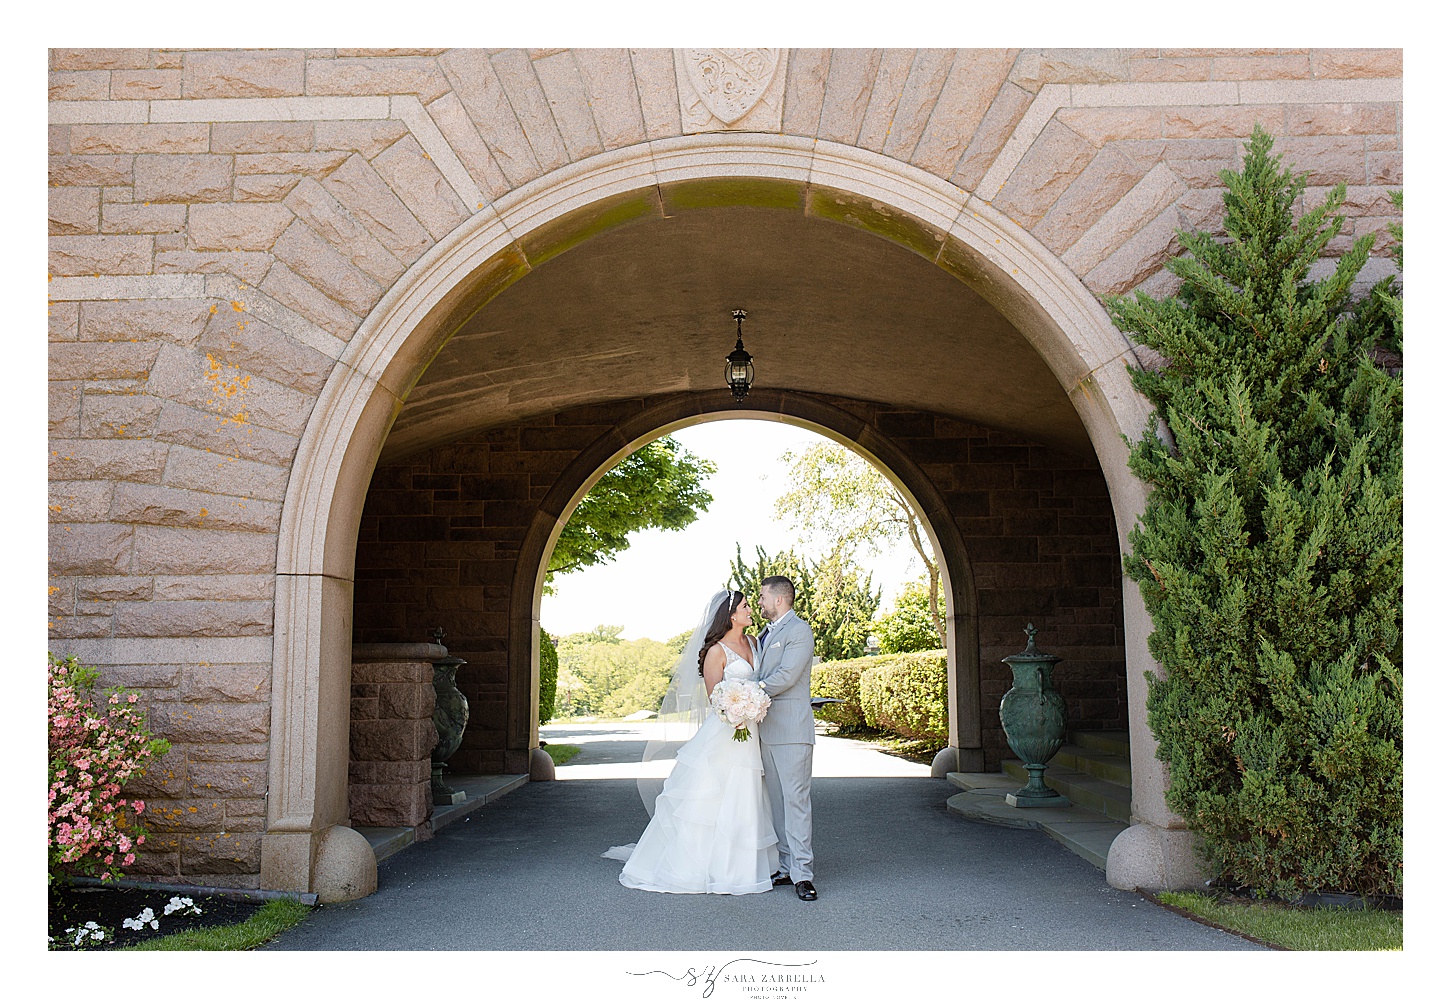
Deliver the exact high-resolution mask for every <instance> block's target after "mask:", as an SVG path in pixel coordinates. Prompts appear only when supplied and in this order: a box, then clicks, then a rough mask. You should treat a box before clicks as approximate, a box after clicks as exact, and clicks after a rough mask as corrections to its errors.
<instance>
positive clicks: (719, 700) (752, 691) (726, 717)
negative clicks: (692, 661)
mask: <svg viewBox="0 0 1451 999" xmlns="http://www.w3.org/2000/svg"><path fill="white" fill-rule="evenodd" d="M710 706H711V707H713V708H715V713H716V714H717V715H719V716H720V720H721V721H723V722H725V723H726V724H727V725H734V726H735V729H736V730H735V732H733V733H732V734H731V738H732V739H734V740H736V741H737V742H745V741H746V740H747V739H749V738H750V737H751V733H750V730H749V729H747V728H746V722H759V721H760V720H761V719H762V718H764V717H766V709H767V708H768V707H770V706H771V698H770V696H769V695H767V693H766V689H765V685H764V684H762V683H761V682H760V681H759V680H737V679H729V680H722V681H721V682H720V683H718V684H716V685H715V689H714V690H712V691H711V692H710Z"/></svg>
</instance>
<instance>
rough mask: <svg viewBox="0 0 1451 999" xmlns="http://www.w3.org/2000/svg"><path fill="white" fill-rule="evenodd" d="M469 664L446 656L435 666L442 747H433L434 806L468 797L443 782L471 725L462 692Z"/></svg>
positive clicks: (436, 720)
mask: <svg viewBox="0 0 1451 999" xmlns="http://www.w3.org/2000/svg"><path fill="white" fill-rule="evenodd" d="M466 664H467V661H466V660H463V659H459V658H458V657H457V656H445V657H444V658H442V659H440V660H438V661H437V662H435V663H434V664H433V727H434V728H436V729H437V730H438V745H436V746H434V747H433V785H432V790H433V803H434V804H435V805H459V804H462V803H463V802H464V800H465V799H466V798H467V797H468V796H467V795H466V794H465V793H464V792H463V791H455V790H454V789H453V788H451V787H449V786H448V785H447V784H445V783H444V782H443V771H444V767H445V765H446V761H447V760H448V758H449V757H450V756H452V755H453V754H454V751H455V750H457V749H458V747H459V744H460V743H462V742H463V738H464V727H465V726H466V725H468V723H469V702H468V699H467V698H466V697H464V695H463V693H462V692H461V691H460V690H459V689H458V686H457V683H456V680H457V677H458V668H459V667H460V666H464V665H466Z"/></svg>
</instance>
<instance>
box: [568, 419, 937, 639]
mask: <svg viewBox="0 0 1451 999" xmlns="http://www.w3.org/2000/svg"><path fill="white" fill-rule="evenodd" d="M671 436H673V437H674V438H675V439H676V440H678V441H680V443H681V444H683V445H685V447H687V448H689V449H690V450H691V451H693V452H695V453H696V454H698V455H700V456H701V457H704V458H709V459H710V460H711V461H713V462H715V464H716V467H717V469H718V471H717V472H716V474H715V475H714V476H712V477H711V478H710V480H709V482H708V485H707V488H709V489H710V492H711V495H712V496H714V497H715V499H714V501H713V502H712V503H711V505H710V508H709V509H708V510H707V511H706V512H705V513H704V514H702V515H701V516H700V517H699V518H698V519H697V520H696V521H695V523H693V524H691V525H690V526H689V527H687V528H685V529H684V530H683V531H657V530H651V531H642V532H640V533H639V534H634V535H631V537H630V547H629V548H628V549H627V550H626V551H625V552H624V553H622V554H621V555H620V556H619V558H617V559H616V560H615V561H614V562H611V563H609V564H607V565H601V566H594V567H592V568H589V569H585V570H583V571H581V572H575V573H569V574H567V575H563V576H557V577H555V581H554V587H555V591H556V592H555V594H554V595H553V596H550V595H547V594H546V595H545V597H544V601H543V604H542V607H541V611H540V614H541V617H540V620H541V623H542V624H543V626H544V630H545V631H548V632H550V633H551V634H555V635H560V634H566V635H567V634H570V633H572V632H576V631H588V630H590V629H591V628H593V627H595V625H599V624H607V625H623V626H624V628H625V630H624V633H623V636H622V637H624V638H626V639H632V638H655V639H659V640H661V641H663V640H665V639H667V638H670V637H671V636H672V635H678V634H680V633H681V632H682V631H688V630H690V629H691V628H694V627H695V625H696V623H697V621H698V620H699V619H700V614H701V611H702V610H704V608H705V605H706V602H707V601H708V600H709V599H710V597H711V594H713V593H715V592H716V591H717V590H719V589H720V588H721V587H722V586H723V585H725V583H726V581H727V579H728V578H729V576H730V566H731V560H732V559H733V558H734V557H735V551H736V542H740V545H741V554H742V555H743V556H744V557H745V558H746V560H747V562H750V561H753V560H754V557H755V550H756V545H758V544H759V545H761V546H763V547H764V548H765V549H766V552H767V553H768V554H775V553H776V552H778V551H781V550H783V549H785V548H789V547H792V546H793V545H795V547H796V550H797V551H798V552H800V551H803V550H804V548H803V546H802V545H801V544H800V543H798V542H797V540H796V536H795V533H794V532H793V531H792V530H791V529H790V527H789V526H788V525H787V524H785V523H784V522H781V521H778V520H776V519H774V517H773V513H774V507H775V501H776V497H777V496H780V495H781V494H782V493H784V492H785V491H786V490H787V489H788V488H789V483H788V481H787V474H786V473H787V464H786V463H785V462H783V461H781V460H780V455H781V454H782V453H783V452H785V451H787V450H796V451H800V450H802V449H804V448H807V447H810V446H811V445H812V444H814V443H817V442H819V441H822V440H825V438H823V437H821V436H819V435H818V434H815V433H812V432H811V431H809V430H802V429H800V428H797V427H791V426H786V425H785V424H781V423H776V422H769V421H765V420H721V421H718V422H716V423H706V424H702V425H699V426H694V427H687V428H686V429H684V430H677V431H676V432H675V433H674V434H672V435H671ZM816 554H819V553H816ZM858 561H859V563H860V564H861V565H862V567H863V568H865V569H868V570H870V571H871V573H872V585H873V586H874V587H875V586H878V585H880V586H881V588H882V604H881V606H882V609H883V610H886V609H888V608H890V607H891V606H892V600H893V598H894V597H895V596H896V595H897V593H899V592H900V591H901V588H902V585H903V584H904V583H907V582H910V581H911V580H913V579H916V578H917V577H919V576H920V575H921V574H922V570H921V562H920V561H919V560H918V558H917V554H916V552H914V551H913V550H912V547H911V545H910V544H908V543H907V542H906V541H903V542H902V543H901V544H900V545H898V546H897V547H896V548H894V549H893V550H891V551H888V552H884V553H883V554H882V555H881V556H879V557H876V558H872V557H870V556H869V555H868V554H866V553H865V552H864V553H863V554H862V555H861V556H860V557H859V559H858Z"/></svg>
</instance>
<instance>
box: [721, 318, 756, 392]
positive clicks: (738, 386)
mask: <svg viewBox="0 0 1451 999" xmlns="http://www.w3.org/2000/svg"><path fill="white" fill-rule="evenodd" d="M731 315H732V316H734V317H735V320H736V349H735V350H733V351H731V352H730V353H729V354H727V355H726V367H725V380H726V384H727V385H728V386H730V390H731V395H732V396H733V397H734V398H735V400H736V402H738V403H741V402H745V401H746V393H747V392H749V391H750V390H751V382H753V381H755V380H756V369H755V367H754V365H752V364H751V355H750V354H749V353H748V352H747V351H746V348H745V345H744V344H742V343H741V320H742V319H744V318H746V311H745V310H744V309H736V310H735V311H734V312H732V313H731Z"/></svg>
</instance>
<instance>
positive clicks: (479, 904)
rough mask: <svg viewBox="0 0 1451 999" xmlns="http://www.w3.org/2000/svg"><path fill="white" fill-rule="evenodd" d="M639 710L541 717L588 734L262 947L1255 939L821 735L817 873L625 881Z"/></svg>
mask: <svg viewBox="0 0 1451 999" xmlns="http://www.w3.org/2000/svg"><path fill="white" fill-rule="evenodd" d="M645 731H646V730H645V729H644V728H642V727H641V726H638V725H625V724H620V725H578V726H572V727H570V726H558V725H556V726H553V727H549V728H546V729H544V731H543V737H544V738H545V739H547V740H549V741H551V742H556V743H569V744H574V745H580V746H582V747H583V750H582V752H581V753H580V754H579V755H578V756H576V757H575V759H574V761H572V762H571V763H569V764H567V765H565V766H563V767H560V768H559V771H558V773H559V777H560V779H559V780H556V781H552V782H537V783H530V784H527V785H525V786H523V787H521V788H519V789H517V790H515V791H512V792H510V793H509V794H507V795H505V796H503V797H502V798H499V799H498V800H497V801H494V802H491V803H490V804H488V805H486V806H484V807H483V808H481V809H479V810H478V811H477V812H474V813H473V815H472V816H470V817H469V818H468V819H466V820H464V821H461V822H457V823H455V824H453V825H451V826H448V827H445V828H444V829H442V830H441V831H440V832H439V833H438V834H437V835H436V836H435V837H434V838H433V839H432V840H430V841H428V842H426V843H418V844H415V845H413V846H411V847H409V848H407V849H405V850H403V851H401V852H399V853H397V854H395V855H393V856H392V857H389V858H388V859H386V860H384V861H383V862H382V863H381V864H379V866H378V891H377V892H376V893H374V894H373V895H370V896H368V897H366V898H363V899H359V900H358V901H355V902H348V903H342V904H336V905H328V906H323V907H322V908H321V909H320V910H319V911H318V912H316V913H314V914H313V915H312V916H311V917H309V918H308V919H307V921H306V922H304V923H303V924H302V925H300V926H298V927H297V928H295V929H293V930H290V931H288V932H286V933H284V934H283V935H282V936H280V937H278V938H277V939H276V940H275V941H273V942H272V943H271V944H270V945H268V947H267V948H266V949H268V950H303V951H305V950H314V951H321V950H326V951H359V950H365V951H382V950H482V951H515V950H519V951H673V950H698V949H700V948H701V947H702V945H703V942H707V941H708V942H709V945H710V946H711V947H712V948H715V949H719V950H727V951H747V952H760V951H772V952H778V951H980V950H988V951H1012V950H1057V951H1084V950H1175V951H1198V950H1261V949H1262V948H1260V947H1258V946H1257V945H1255V944H1252V943H1250V942H1249V941H1246V940H1244V939H1242V938H1240V937H1237V936H1234V935H1233V934H1229V933H1225V932H1222V931H1220V930H1216V929H1213V928H1211V927H1207V926H1204V925H1201V924H1199V923H1196V922H1193V921H1191V920H1188V919H1185V918H1183V917H1181V916H1178V915H1175V914H1174V913H1172V912H1169V911H1168V910H1165V909H1162V908H1160V907H1159V906H1157V905H1154V904H1153V903H1152V902H1150V901H1148V900H1147V899H1145V898H1143V897H1141V896H1139V895H1138V894H1136V893H1133V892H1124V891H1118V890H1115V889H1113V888H1110V887H1109V886H1108V884H1107V883H1106V882H1105V881H1104V877H1103V873H1102V872H1101V871H1099V870H1098V869H1097V868H1095V867H1093V866H1092V865H1091V864H1089V863H1088V862H1087V861H1085V860H1082V859H1081V858H1079V857H1077V856H1076V855H1074V854H1073V853H1072V852H1070V851H1069V850H1067V849H1066V848H1064V847H1063V846H1061V845H1059V844H1058V843H1055V842H1054V841H1053V840H1051V839H1049V838H1048V836H1046V835H1045V834H1043V833H1041V832H1037V831H1032V830H1020V829H1006V828H1002V827H999V826H991V825H983V824H978V823H974V822H969V821H967V820H966V819H964V818H962V817H961V816H958V815H956V814H954V813H952V812H949V811H948V810H947V807H946V800H947V798H948V797H949V796H950V795H951V794H952V793H953V791H954V789H953V788H952V786H951V785H949V784H948V783H947V782H946V781H943V780H934V779H932V778H931V777H930V776H929V775H928V768H926V767H924V766H921V765H919V764H914V763H910V762H908V761H904V760H900V759H897V758H895V757H892V756H888V755H886V754H884V753H880V752H877V751H875V750H873V749H871V748H869V747H868V746H867V745H866V744H863V743H860V742H855V741H852V740H847V739H833V738H821V739H819V741H818V743H817V751H816V762H815V767H814V776H813V780H812V809H813V817H814V826H815V829H814V844H815V852H816V879H815V883H816V887H817V890H818V891H819V893H820V897H819V898H818V899H817V900H816V901H814V902H803V901H801V900H800V899H798V898H797V897H796V894H795V892H794V891H793V890H792V889H791V888H789V887H781V888H777V889H775V890H774V891H771V892H769V893H763V894H757V895H740V896H731V895H667V894H659V893H654V892H642V891H635V890H632V889H629V888H625V887H623V886H622V885H620V883H619V882H618V880H617V877H618V875H619V871H620V867H621V864H620V863H619V862H618V861H613V860H606V859H603V858H602V857H600V854H601V853H602V852H603V851H604V850H606V849H607V848H609V847H610V846H614V845H617V844H621V843H629V842H633V841H635V840H636V839H638V838H639V835H640V832H641V830H642V829H643V828H644V825H645V822H646V821H647V816H646V814H645V810H644V807H643V805H642V804H641V802H640V797H639V794H638V792H637V790H636V784H635V779H634V778H635V776H636V775H637V773H638V768H639V763H638V760H639V758H640V751H641V749H642V748H643V746H644V741H645Z"/></svg>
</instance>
